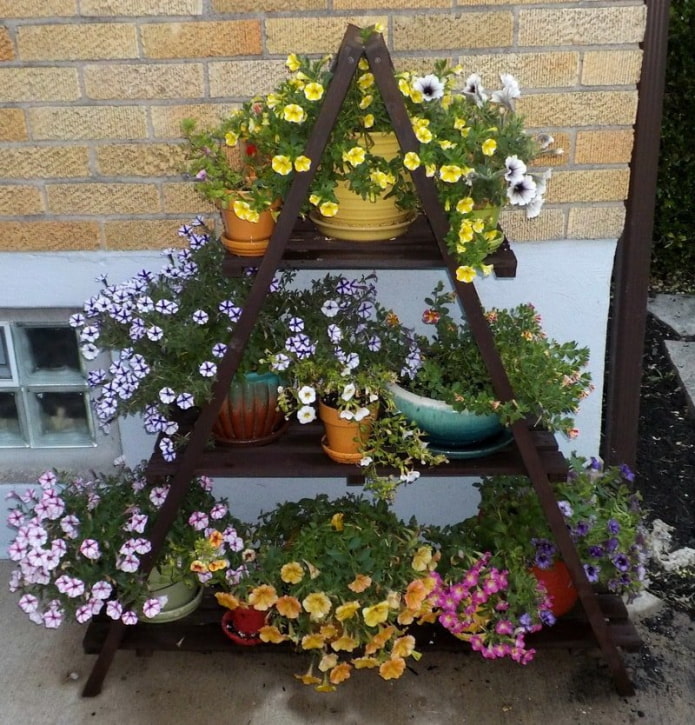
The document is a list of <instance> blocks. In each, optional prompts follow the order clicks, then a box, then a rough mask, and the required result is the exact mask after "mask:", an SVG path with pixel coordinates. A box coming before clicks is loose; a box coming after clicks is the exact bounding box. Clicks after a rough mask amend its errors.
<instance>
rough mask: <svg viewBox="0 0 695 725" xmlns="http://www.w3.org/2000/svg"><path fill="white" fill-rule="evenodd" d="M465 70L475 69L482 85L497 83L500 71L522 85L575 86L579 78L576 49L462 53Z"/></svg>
mask: <svg viewBox="0 0 695 725" xmlns="http://www.w3.org/2000/svg"><path fill="white" fill-rule="evenodd" d="M458 62H459V63H460V64H461V65H462V66H463V68H464V72H465V74H468V73H478V74H479V75H480V76H481V77H482V79H483V84H484V85H485V87H486V88H490V89H495V88H497V87H498V85H499V74H500V73H511V74H512V75H513V76H514V77H515V78H516V79H517V80H518V81H519V84H520V85H521V92H522V93H523V92H524V89H525V88H552V87H559V88H562V87H569V86H575V85H576V84H577V82H578V80H579V53H569V52H558V53H502V54H500V53H494V54H485V55H462V56H459V59H458Z"/></svg>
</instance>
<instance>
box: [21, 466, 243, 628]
mask: <svg viewBox="0 0 695 725" xmlns="http://www.w3.org/2000/svg"><path fill="white" fill-rule="evenodd" d="M39 484H40V488H38V489H29V490H27V491H26V492H24V493H21V494H17V493H13V494H11V496H12V497H13V498H14V499H15V501H16V505H15V506H14V507H13V508H12V509H11V510H10V514H9V519H8V523H9V525H10V526H11V527H13V528H15V529H16V530H17V533H16V535H15V538H14V540H13V541H12V542H11V544H10V546H9V549H8V554H9V557H10V559H11V560H12V561H14V562H15V563H16V568H15V569H14V570H13V572H12V574H11V577H10V588H11V590H12V591H18V592H20V593H21V597H20V599H19V606H20V607H21V609H22V610H23V611H24V612H25V613H26V614H27V615H28V616H29V618H30V619H31V621H33V622H35V623H37V624H43V625H44V626H46V627H48V628H56V627H59V626H60V624H61V623H62V622H63V621H64V620H65V618H66V617H74V619H75V620H76V621H77V622H80V623H83V622H88V621H89V620H90V619H91V618H92V617H94V616H96V615H97V614H99V613H102V612H104V613H105V614H106V616H108V617H110V618H112V619H120V620H122V621H123V622H124V623H125V624H129V625H132V624H136V623H137V622H138V619H139V618H140V617H142V616H144V617H145V618H149V617H153V616H155V615H156V614H158V613H159V611H160V609H161V607H162V606H163V605H164V604H165V602H164V601H162V597H157V596H154V595H153V594H151V593H150V592H149V589H148V584H147V577H146V576H145V575H144V574H143V573H142V572H141V571H140V564H141V558H142V556H143V555H146V554H148V553H149V552H150V550H151V548H152V547H151V542H150V540H149V539H148V538H147V529H148V526H149V524H150V523H151V521H152V520H153V518H154V517H155V516H156V514H157V512H158V510H159V508H160V507H161V505H162V504H163V503H164V500H165V498H166V496H167V493H168V490H169V484H168V483H167V482H164V483H162V484H161V485H156V486H155V485H152V484H149V483H148V482H147V481H146V480H145V478H144V476H143V472H142V469H141V468H138V469H135V470H131V469H128V468H126V467H125V466H119V469H118V471H117V472H116V473H115V474H113V475H105V474H100V475H97V476H95V477H93V478H90V479H84V478H81V477H78V476H68V475H67V474H57V473H55V472H52V471H48V472H46V473H44V474H43V475H42V476H41V477H40V479H39ZM211 485H212V482H211V481H210V480H209V479H206V478H200V479H197V480H196V482H195V484H194V485H193V486H191V488H190V490H189V492H188V494H187V497H186V498H185V500H184V503H183V505H182V507H181V508H180V510H179V512H178V515H177V518H176V521H175V523H174V525H173V526H172V528H171V530H170V532H169V534H168V537H167V540H166V542H165V545H164V550H163V552H162V553H161V554H160V556H159V558H158V561H157V567H158V568H159V569H160V571H164V570H166V571H167V572H168V573H170V574H171V575H172V578H174V579H178V580H183V581H190V584H191V586H194V585H195V582H194V581H193V579H192V577H191V575H190V574H189V573H188V569H189V560H190V556H191V552H192V551H193V547H194V543H195V541H196V539H197V538H199V537H200V536H201V535H207V536H209V535H212V533H213V532H215V536H217V537H220V538H221V539H222V540H223V541H225V542H228V543H229V544H230V546H231V547H232V550H235V548H236V547H237V546H238V545H237V543H236V542H237V541H238V535H237V531H236V528H235V525H234V521H233V519H232V517H231V516H230V514H229V511H228V508H227V505H226V503H225V502H224V501H221V500H216V499H215V498H214V496H213V495H212V494H211V492H210V490H211ZM230 565H231V562H230Z"/></svg>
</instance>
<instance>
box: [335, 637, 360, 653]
mask: <svg viewBox="0 0 695 725" xmlns="http://www.w3.org/2000/svg"><path fill="white" fill-rule="evenodd" d="M359 644H360V643H359V642H358V641H357V640H356V639H355V638H354V637H351V636H350V635H349V634H342V635H341V636H340V637H338V639H336V640H334V641H333V642H331V647H332V648H333V649H334V650H335V651H336V652H352V651H353V650H354V649H356V648H357V647H359Z"/></svg>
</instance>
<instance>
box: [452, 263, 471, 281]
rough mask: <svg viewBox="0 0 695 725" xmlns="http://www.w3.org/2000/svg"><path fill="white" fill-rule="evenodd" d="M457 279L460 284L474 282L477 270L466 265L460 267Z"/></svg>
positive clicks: (457, 270)
mask: <svg viewBox="0 0 695 725" xmlns="http://www.w3.org/2000/svg"><path fill="white" fill-rule="evenodd" d="M456 279H457V280H458V281H459V282H472V281H473V280H474V279H475V270H474V269H473V268H472V267H468V266H465V265H464V266H461V267H458V268H457V269H456Z"/></svg>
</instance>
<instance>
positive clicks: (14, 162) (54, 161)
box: [0, 146, 89, 179]
mask: <svg viewBox="0 0 695 725" xmlns="http://www.w3.org/2000/svg"><path fill="white" fill-rule="evenodd" d="M0 169H3V173H2V176H4V177H5V178H8V179H13V178H14V179H40V178H48V177H52V178H61V177H77V176H87V175H88V174H89V157H88V152H87V149H86V148H80V147H77V146H63V147H60V146H21V147H18V148H4V149H3V148H0Z"/></svg>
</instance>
